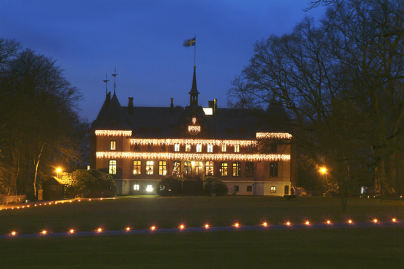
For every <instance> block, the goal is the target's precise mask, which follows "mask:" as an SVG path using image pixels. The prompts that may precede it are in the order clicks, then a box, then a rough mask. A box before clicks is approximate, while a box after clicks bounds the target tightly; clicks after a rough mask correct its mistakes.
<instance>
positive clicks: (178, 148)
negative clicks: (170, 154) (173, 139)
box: [174, 144, 180, 152]
mask: <svg viewBox="0 0 404 269" xmlns="http://www.w3.org/2000/svg"><path fill="white" fill-rule="evenodd" d="M174 151H177V152H178V151H180V144H174Z"/></svg>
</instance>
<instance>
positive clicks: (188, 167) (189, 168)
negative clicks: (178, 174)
mask: <svg viewBox="0 0 404 269" xmlns="http://www.w3.org/2000/svg"><path fill="white" fill-rule="evenodd" d="M184 174H185V175H186V176H191V175H192V163H191V162H190V161H185V162H184Z"/></svg>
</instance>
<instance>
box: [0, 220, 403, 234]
mask: <svg viewBox="0 0 404 269" xmlns="http://www.w3.org/2000/svg"><path fill="white" fill-rule="evenodd" d="M392 225H394V226H397V225H399V226H402V225H404V223H403V222H400V221H399V220H398V219H397V218H391V219H390V220H388V221H385V222H381V221H380V220H379V219H377V218H373V219H371V220H370V221H369V222H359V223H355V222H354V221H353V220H352V219H347V220H345V221H344V222H339V223H334V222H333V221H332V220H331V219H326V220H324V221H323V222H321V223H312V222H311V221H310V220H309V219H306V220H305V221H304V222H303V223H299V224H293V223H292V222H291V221H290V220H287V221H285V222H283V223H281V224H271V223H269V222H268V221H265V220H264V221H262V222H261V223H260V224H258V225H242V224H241V223H240V222H238V221H237V222H234V223H232V224H231V226H216V227H215V226H212V225H211V224H210V223H204V224H203V225H201V226H199V227H187V226H186V225H185V224H184V223H180V224H179V225H178V226H177V227H176V228H158V227H157V226H156V225H152V226H150V227H149V228H147V229H134V227H132V226H125V227H124V228H123V229H122V230H110V231H108V230H106V229H105V228H104V227H102V226H98V227H97V228H95V229H94V230H93V231H78V230H77V229H75V228H73V227H72V228H69V229H67V230H66V231H65V232H55V233H52V232H51V231H50V230H47V229H41V230H40V231H39V232H38V233H30V234H28V233H26V234H24V233H20V232H19V231H17V230H12V231H10V232H9V233H8V234H5V235H0V238H3V239H10V238H16V237H20V238H38V237H46V236H48V237H71V236H95V235H101V234H105V235H123V234H145V233H157V232H161V233H170V232H171V233H178V232H183V231H189V232H202V231H235V230H247V231H248V230H261V231H263V230H284V229H292V228H293V229H302V228H306V229H307V228H346V227H356V228H360V227H392Z"/></svg>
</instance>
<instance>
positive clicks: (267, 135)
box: [256, 132, 292, 139]
mask: <svg viewBox="0 0 404 269" xmlns="http://www.w3.org/2000/svg"><path fill="white" fill-rule="evenodd" d="M256 138H257V139H292V135H291V134H289V133H266V132H257V133H256Z"/></svg>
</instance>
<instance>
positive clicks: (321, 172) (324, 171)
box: [318, 166, 328, 176]
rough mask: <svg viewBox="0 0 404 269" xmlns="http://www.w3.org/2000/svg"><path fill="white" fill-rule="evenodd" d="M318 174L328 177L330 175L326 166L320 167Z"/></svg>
mask: <svg viewBox="0 0 404 269" xmlns="http://www.w3.org/2000/svg"><path fill="white" fill-rule="evenodd" d="M318 172H319V173H320V174H321V175H323V176H326V175H327V174H328V169H327V167H325V166H320V168H318Z"/></svg>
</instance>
